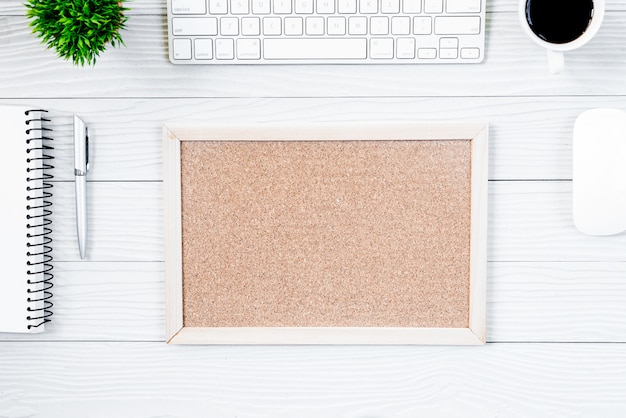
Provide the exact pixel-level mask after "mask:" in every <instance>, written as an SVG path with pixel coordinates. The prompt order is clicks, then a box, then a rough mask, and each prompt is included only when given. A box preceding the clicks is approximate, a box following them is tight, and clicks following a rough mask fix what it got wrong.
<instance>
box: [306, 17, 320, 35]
mask: <svg viewBox="0 0 626 418" xmlns="http://www.w3.org/2000/svg"><path fill="white" fill-rule="evenodd" d="M305 33H306V34H307V35H323V34H324V18H323V17H307V18H306V31H305Z"/></svg>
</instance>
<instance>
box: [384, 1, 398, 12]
mask: <svg viewBox="0 0 626 418" xmlns="http://www.w3.org/2000/svg"><path fill="white" fill-rule="evenodd" d="M380 11H381V12H383V13H400V0H382V2H381V4H380Z"/></svg>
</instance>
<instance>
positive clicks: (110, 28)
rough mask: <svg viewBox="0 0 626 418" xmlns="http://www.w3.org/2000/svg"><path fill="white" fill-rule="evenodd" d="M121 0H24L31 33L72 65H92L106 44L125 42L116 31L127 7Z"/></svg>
mask: <svg viewBox="0 0 626 418" xmlns="http://www.w3.org/2000/svg"><path fill="white" fill-rule="evenodd" d="M122 3H123V0H122V1H120V0H27V2H26V3H25V4H24V6H26V9H27V11H26V16H27V17H28V18H29V19H32V21H31V22H30V26H31V27H32V28H33V33H35V34H37V36H38V37H40V38H41V39H42V43H44V44H47V45H48V48H54V49H55V50H56V52H57V54H58V56H59V57H61V58H63V59H66V60H70V59H71V60H72V62H73V63H74V65H77V66H78V65H80V66H84V65H85V64H88V65H94V64H95V63H96V58H97V57H98V56H99V55H100V53H101V52H103V51H104V50H105V49H106V48H107V46H108V45H111V46H112V47H117V46H119V45H124V41H123V40H122V37H121V35H120V33H119V31H120V30H121V29H123V28H124V27H125V23H126V21H127V19H128V18H127V17H126V16H125V15H124V12H125V11H126V10H128V9H127V8H125V7H124V5H123V4H122Z"/></svg>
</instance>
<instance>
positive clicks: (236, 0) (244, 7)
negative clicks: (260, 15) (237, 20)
mask: <svg viewBox="0 0 626 418" xmlns="http://www.w3.org/2000/svg"><path fill="white" fill-rule="evenodd" d="M249 11H250V10H249V7H248V0H231V2H230V12H231V13H232V14H234V15H247V14H248V12H249Z"/></svg>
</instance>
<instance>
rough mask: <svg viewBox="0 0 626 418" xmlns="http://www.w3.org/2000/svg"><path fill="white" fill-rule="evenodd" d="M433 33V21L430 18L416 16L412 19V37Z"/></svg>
mask: <svg viewBox="0 0 626 418" xmlns="http://www.w3.org/2000/svg"><path fill="white" fill-rule="evenodd" d="M432 32H433V20H432V18H430V17H423V16H416V17H414V18H413V34H414V35H430V34H431V33H432Z"/></svg>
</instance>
